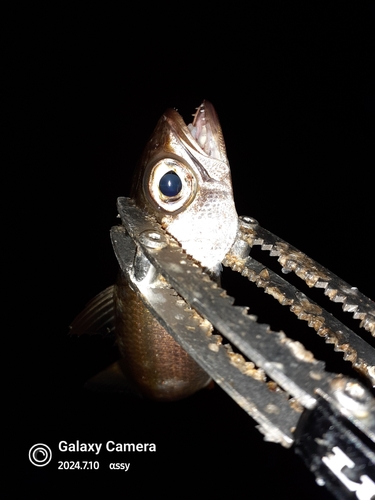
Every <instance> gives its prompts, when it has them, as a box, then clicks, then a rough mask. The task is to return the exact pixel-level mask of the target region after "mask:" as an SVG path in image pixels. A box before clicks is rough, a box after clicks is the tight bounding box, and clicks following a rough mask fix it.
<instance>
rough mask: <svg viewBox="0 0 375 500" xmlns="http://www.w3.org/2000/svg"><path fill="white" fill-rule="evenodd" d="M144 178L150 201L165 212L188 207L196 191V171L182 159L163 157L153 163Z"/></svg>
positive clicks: (145, 189)
mask: <svg viewBox="0 0 375 500" xmlns="http://www.w3.org/2000/svg"><path fill="white" fill-rule="evenodd" d="M149 172H150V173H149V175H148V176H145V179H144V183H145V184H144V192H145V194H146V196H147V198H148V199H149V200H150V202H151V203H152V204H153V205H155V206H156V207H157V208H158V209H162V210H164V211H165V212H169V213H172V212H178V211H181V210H183V209H184V208H186V207H187V206H188V205H189V204H190V203H191V201H192V200H193V198H194V196H195V193H196V186H197V181H196V177H195V174H194V172H193V171H192V170H191V168H190V167H188V166H187V165H185V163H183V162H182V161H178V160H177V159H174V158H163V159H162V160H160V161H158V162H157V163H156V164H154V165H152V166H151V167H150V170H149Z"/></svg>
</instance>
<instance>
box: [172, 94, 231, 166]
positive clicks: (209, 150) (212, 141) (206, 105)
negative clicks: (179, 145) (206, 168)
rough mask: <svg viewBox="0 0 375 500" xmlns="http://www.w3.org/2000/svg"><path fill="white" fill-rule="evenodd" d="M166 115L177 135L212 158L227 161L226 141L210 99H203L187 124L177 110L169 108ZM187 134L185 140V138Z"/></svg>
mask: <svg viewBox="0 0 375 500" xmlns="http://www.w3.org/2000/svg"><path fill="white" fill-rule="evenodd" d="M165 117H166V119H167V121H168V122H169V124H170V126H171V127H172V129H174V130H175V131H176V134H177V136H178V137H179V138H180V140H182V141H183V142H184V143H185V146H186V145H187V144H189V143H190V145H191V146H193V147H194V149H195V150H196V151H197V152H199V153H201V154H204V155H206V156H209V157H210V158H211V159H214V160H218V161H222V162H225V163H227V161H228V160H227V153H226V149H225V142H224V137H223V133H222V130H221V126H220V122H219V118H218V116H217V114H216V111H215V108H214V107H213V105H212V104H211V103H210V102H209V101H203V102H202V104H201V105H200V106H199V107H198V108H197V109H196V112H195V113H194V115H193V117H194V118H193V122H192V123H189V124H188V125H186V124H185V122H184V121H183V119H182V117H181V115H180V114H179V113H178V112H177V111H176V110H171V109H170V110H167V112H166V113H165ZM184 136H185V140H184Z"/></svg>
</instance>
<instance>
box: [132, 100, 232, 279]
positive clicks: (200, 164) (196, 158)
mask: <svg viewBox="0 0 375 500" xmlns="http://www.w3.org/2000/svg"><path fill="white" fill-rule="evenodd" d="M131 196H132V198H133V199H134V201H135V203H136V204H137V205H138V206H139V207H141V208H142V209H145V210H146V211H147V213H149V214H150V215H152V216H154V217H155V218H156V219H157V221H158V222H159V223H160V224H161V225H162V227H163V228H164V229H165V230H166V231H167V232H168V233H169V234H171V235H172V236H173V237H174V238H175V239H176V240H177V241H178V242H179V244H180V245H181V246H182V248H183V249H184V250H185V251H186V253H187V254H188V255H190V256H191V257H193V258H194V259H195V260H196V261H198V262H199V263H200V264H201V265H202V267H204V268H206V269H208V270H209V271H211V272H213V273H217V271H218V269H219V268H220V267H221V261H222V260H223V258H224V257H225V254H226V253H227V252H228V251H229V249H230V248H231V246H232V244H233V242H234V240H235V238H236V234H237V227H238V216H237V212H236V208H235V204H234V199H233V189H232V180H231V173H230V167H229V162H228V158H227V155H226V150H225V143H224V138H223V133H222V130H221V127H220V123H219V120H218V117H217V114H216V112H215V109H214V107H213V106H212V104H211V103H209V102H208V101H204V102H203V103H202V104H201V106H199V108H198V109H197V112H196V113H195V115H194V119H193V122H192V123H191V124H189V125H186V124H185V122H184V121H183V119H182V117H181V116H180V114H179V113H178V112H177V111H176V110H174V109H169V110H167V111H166V112H165V113H164V114H163V116H162V117H161V118H160V120H159V122H158V124H157V126H156V128H155V130H154V132H153V134H152V136H151V138H150V140H149V142H148V143H147V145H146V148H145V150H144V153H143V155H142V158H141V161H140V163H139V166H138V168H137V171H136V174H135V178H134V182H133V186H132V194H131Z"/></svg>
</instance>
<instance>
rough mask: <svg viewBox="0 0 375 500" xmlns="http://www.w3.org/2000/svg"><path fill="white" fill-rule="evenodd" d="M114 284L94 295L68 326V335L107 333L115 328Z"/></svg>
mask: <svg viewBox="0 0 375 500" xmlns="http://www.w3.org/2000/svg"><path fill="white" fill-rule="evenodd" d="M113 290H114V286H113V285H112V286H109V287H108V288H106V289H105V290H103V291H102V292H100V293H99V294H98V295H96V297H94V298H93V299H92V300H91V301H90V302H89V303H88V304H87V305H86V307H85V308H84V310H83V311H82V312H81V313H80V314H79V315H78V316H77V317H76V318H75V319H74V321H73V322H72V324H71V326H70V332H69V333H70V335H84V334H85V335H94V334H97V333H99V334H102V335H107V334H108V333H111V332H112V331H113V330H114V329H115V305H114V299H113Z"/></svg>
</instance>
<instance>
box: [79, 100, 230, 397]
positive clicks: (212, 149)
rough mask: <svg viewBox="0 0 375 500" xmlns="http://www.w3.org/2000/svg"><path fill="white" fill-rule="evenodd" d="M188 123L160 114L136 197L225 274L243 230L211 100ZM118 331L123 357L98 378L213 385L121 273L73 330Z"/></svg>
mask: <svg viewBox="0 0 375 500" xmlns="http://www.w3.org/2000/svg"><path fill="white" fill-rule="evenodd" d="M193 116H194V118H193V121H192V123H190V124H188V125H186V124H185V122H184V120H183V118H182V117H181V115H180V114H179V113H178V111H177V110H175V109H168V110H167V111H165V113H164V114H163V115H162V116H161V118H160V119H159V121H158V123H157V125H156V128H155V130H154V132H153V134H152V135H151V137H150V139H149V141H148V143H147V144H146V147H145V149H144V151H143V154H142V156H141V158H140V161H139V163H138V166H137V168H136V171H135V174H134V178H133V182H132V188H131V194H130V197H131V199H132V200H133V202H134V203H135V204H136V205H137V206H138V207H139V208H140V209H141V210H142V211H144V213H146V214H147V215H148V216H150V217H152V218H153V219H154V220H155V221H157V222H158V223H159V224H160V225H161V227H162V228H163V229H164V230H165V231H166V232H167V233H169V234H170V235H172V236H173V237H174V238H175V239H176V240H177V241H178V243H179V244H180V245H181V247H182V249H183V250H184V251H185V252H186V254H187V255H189V256H190V257H192V258H193V259H194V260H195V261H196V262H198V263H199V264H200V265H201V266H202V268H203V269H204V271H205V272H206V273H207V274H209V276H210V277H211V278H212V279H214V280H216V281H219V279H220V272H221V262H222V260H223V259H224V257H225V255H226V253H227V252H228V251H229V249H230V248H231V246H232V245H233V243H234V240H235V238H236V235H237V230H238V216H237V212H236V208H235V203H234V197H233V188H232V180H231V172H230V166H229V161H228V158H227V154H226V148H225V143H224V138H223V133H222V129H221V126H220V123H219V119H218V116H217V114H216V111H215V109H214V107H213V105H212V104H211V103H210V102H208V101H203V103H202V104H201V105H200V106H199V107H198V108H197V110H196V113H195V114H194V115H193ZM104 329H106V330H108V331H110V330H114V332H115V337H116V344H117V347H118V351H119V355H120V359H119V360H118V361H117V362H116V363H114V364H113V365H111V366H110V367H109V368H108V369H106V370H104V371H103V372H101V373H100V374H98V376H96V377H94V378H93V379H92V383H94V384H97V383H99V384H100V383H101V382H99V381H102V380H103V381H104V380H105V381H106V382H105V384H108V385H113V386H116V387H122V386H124V387H125V386H126V387H127V388H130V389H131V390H132V392H134V393H136V394H138V395H140V396H141V397H145V398H148V399H152V400H157V401H174V400H178V399H182V398H185V397H188V396H190V395H191V394H194V393H195V392H196V391H198V390H200V389H202V388H204V387H206V386H207V385H209V384H210V381H211V379H210V377H209V375H208V374H207V373H206V372H205V371H204V370H203V369H202V368H201V367H200V366H199V365H198V364H197V363H196V362H195V361H194V360H193V359H192V358H191V357H190V356H189V355H188V354H187V353H186V351H185V350H184V349H182V347H181V346H180V345H179V344H178V343H177V342H176V341H175V340H174V339H173V337H172V336H171V335H170V334H169V333H168V332H167V331H166V330H165V329H164V328H163V326H162V325H161V324H160V323H159V322H158V321H157V320H156V319H155V318H154V316H153V315H152V314H151V313H150V312H149V311H148V309H147V308H146V307H145V306H144V304H143V302H142V300H141V298H140V297H139V295H138V294H137V292H135V291H133V290H132V288H131V287H130V286H129V284H128V282H127V280H126V277H125V275H124V274H123V273H121V272H120V273H119V276H118V279H117V282H116V283H115V285H113V286H111V287H108V288H107V289H106V290H104V291H103V292H101V293H100V294H99V295H97V296H96V297H95V298H94V299H93V300H92V301H91V302H89V304H87V306H86V308H85V309H84V311H83V312H82V313H81V314H80V315H79V316H78V317H77V318H76V319H75V320H74V321H73V323H72V325H71V332H70V333H71V334H73V335H81V334H85V333H86V334H92V333H97V332H100V331H103V330H104Z"/></svg>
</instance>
